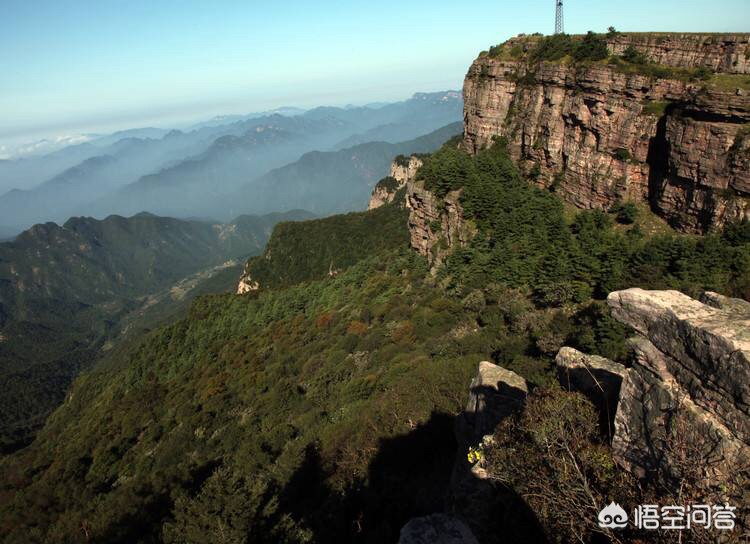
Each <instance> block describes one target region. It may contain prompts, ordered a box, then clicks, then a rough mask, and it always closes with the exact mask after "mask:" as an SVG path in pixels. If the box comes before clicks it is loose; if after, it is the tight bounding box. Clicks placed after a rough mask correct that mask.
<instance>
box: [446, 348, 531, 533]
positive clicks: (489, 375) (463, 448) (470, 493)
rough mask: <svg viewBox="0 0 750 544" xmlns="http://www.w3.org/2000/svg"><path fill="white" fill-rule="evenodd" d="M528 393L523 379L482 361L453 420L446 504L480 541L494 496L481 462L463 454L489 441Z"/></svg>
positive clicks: (489, 522) (492, 513)
mask: <svg viewBox="0 0 750 544" xmlns="http://www.w3.org/2000/svg"><path fill="white" fill-rule="evenodd" d="M528 391H529V390H528V386H527V385H526V380H524V379H523V378H522V377H521V376H519V375H518V374H516V373H515V372H511V371H510V370H507V369H505V368H503V367H501V366H498V365H495V364H492V363H490V362H487V361H482V362H481V363H479V368H478V369H477V374H476V376H475V377H474V379H473V380H472V382H471V386H470V387H469V400H468V402H467V404H466V409H465V410H464V412H463V414H461V415H460V416H458V419H457V421H456V442H457V443H458V453H457V455H456V461H455V465H454V467H453V474H452V476H451V484H450V491H449V496H448V498H447V503H448V505H449V507H450V510H451V512H454V513H455V514H457V515H460V516H461V517H462V518H463V519H465V520H466V521H467V522H468V523H469V526H470V527H471V528H472V529H473V530H474V534H476V535H477V536H478V537H479V538H480V539H481V538H482V535H483V532H484V531H486V530H487V528H488V527H492V526H493V523H494V521H495V520H494V517H496V516H497V511H496V509H495V506H496V500H497V498H498V494H497V489H496V487H495V484H494V483H493V482H492V481H490V480H489V478H488V475H487V472H486V471H485V468H484V466H483V460H482V459H481V458H480V459H478V460H475V461H476V462H474V461H472V460H469V458H468V457H467V454H468V453H469V451H470V449H471V448H481V447H482V446H484V445H486V444H488V443H489V442H491V441H492V439H493V434H494V432H495V428H496V427H497V425H498V423H500V421H502V420H503V419H505V418H506V417H509V416H511V415H512V414H514V413H516V412H518V411H519V410H521V409H522V408H523V405H524V401H525V400H526V396H527V395H528Z"/></svg>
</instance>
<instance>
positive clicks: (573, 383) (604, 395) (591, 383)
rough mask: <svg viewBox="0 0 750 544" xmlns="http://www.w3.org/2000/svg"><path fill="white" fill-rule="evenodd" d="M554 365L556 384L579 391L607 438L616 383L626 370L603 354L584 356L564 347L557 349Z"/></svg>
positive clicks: (611, 425)
mask: <svg viewBox="0 0 750 544" xmlns="http://www.w3.org/2000/svg"><path fill="white" fill-rule="evenodd" d="M555 364H556V365H557V378H558V380H559V381H560V385H562V386H563V387H564V388H565V389H567V390H568V391H577V392H579V393H582V394H583V395H585V396H586V397H587V398H588V399H589V400H590V401H591V402H592V403H593V404H594V406H596V407H597V409H598V411H599V414H600V422H599V423H600V425H601V428H602V431H603V432H605V433H606V434H607V436H610V437H611V436H612V434H613V432H614V418H615V412H616V410H617V400H618V398H619V396H620V385H621V384H622V380H623V378H624V377H625V375H626V373H627V369H626V368H625V367H624V366H623V365H621V364H619V363H615V362H614V361H610V360H609V359H606V358H604V357H599V356H597V355H586V354H585V353H581V352H580V351H578V350H576V349H573V348H568V347H563V348H560V351H559V352H558V353H557V357H556V358H555Z"/></svg>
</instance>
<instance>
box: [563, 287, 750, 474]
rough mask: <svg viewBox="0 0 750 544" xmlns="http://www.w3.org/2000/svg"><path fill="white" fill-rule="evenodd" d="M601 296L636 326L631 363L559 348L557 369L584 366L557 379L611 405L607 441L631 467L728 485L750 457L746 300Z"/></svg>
mask: <svg viewBox="0 0 750 544" xmlns="http://www.w3.org/2000/svg"><path fill="white" fill-rule="evenodd" d="M608 304H609V306H610V308H611V310H612V315H613V316H614V317H615V318H616V319H618V320H619V321H621V322H622V323H624V324H627V325H629V326H630V327H632V328H633V329H635V331H636V333H637V335H636V336H635V337H634V338H633V339H631V341H630V343H631V347H632V349H633V353H634V358H633V365H632V367H630V368H627V369H626V368H625V367H623V366H622V365H618V364H616V363H613V362H611V361H607V360H606V359H602V358H600V357H599V358H597V357H591V356H587V355H584V354H581V353H579V352H576V351H575V350H572V349H570V348H563V349H562V350H561V351H560V353H559V354H558V357H557V364H558V368H559V369H561V370H563V371H564V372H566V373H567V372H568V371H570V370H571V369H576V368H577V369H581V370H582V371H583V372H582V373H581V374H580V376H583V380H580V379H578V380H576V379H574V380H573V381H565V380H564V379H563V380H561V381H562V383H563V385H567V386H568V387H570V388H571V389H573V390H577V391H581V392H583V393H584V394H587V395H593V396H594V397H595V398H594V399H593V400H595V403H596V400H597V399H596V397H598V399H599V401H600V402H598V403H597V404H600V406H601V405H602V403H606V404H607V406H608V407H609V408H610V409H611V410H613V411H614V410H615V409H616V416H615V418H614V436H613V439H612V449H613V452H614V454H615V457H616V458H617V459H618V461H619V462H620V463H621V464H622V465H623V466H625V467H626V468H628V469H629V470H630V471H632V472H633V473H635V474H637V475H639V476H646V475H657V476H658V477H667V478H670V477H673V478H676V479H679V478H682V477H684V476H685V473H686V472H689V471H690V470H691V467H698V468H699V470H700V471H701V475H700V485H701V486H705V487H706V488H707V489H708V488H712V487H713V488H717V487H722V486H724V487H726V488H729V487H730V486H731V483H732V482H736V478H737V477H740V476H741V475H742V467H747V463H748V462H750V303H747V302H745V301H742V300H736V299H727V298H726V297H723V296H721V295H717V294H715V293H707V294H705V295H704V296H703V297H702V299H701V301H698V300H693V299H691V298H690V297H688V296H686V295H683V294H682V293H679V292H677V291H644V290H642V289H628V290H625V291H618V292H615V293H612V294H610V296H609V298H608ZM584 374H588V375H589V376H591V377H593V376H597V375H598V379H597V380H596V387H594V386H593V385H592V384H591V383H588V382H586V378H585V376H584ZM597 388H598V389H597ZM613 396H614V400H612V398H613ZM602 401H603V402H602ZM744 485H746V483H745V484H744ZM739 489H742V486H741V485H740V486H739Z"/></svg>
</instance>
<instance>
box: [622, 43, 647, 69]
mask: <svg viewBox="0 0 750 544" xmlns="http://www.w3.org/2000/svg"><path fill="white" fill-rule="evenodd" d="M622 59H623V60H625V61H627V62H630V63H632V64H646V63H647V62H648V59H647V58H646V55H644V54H643V53H641V52H640V51H638V50H637V49H636V48H635V47H633V46H632V45H629V46H628V47H627V48H626V49H625V51H623V53H622Z"/></svg>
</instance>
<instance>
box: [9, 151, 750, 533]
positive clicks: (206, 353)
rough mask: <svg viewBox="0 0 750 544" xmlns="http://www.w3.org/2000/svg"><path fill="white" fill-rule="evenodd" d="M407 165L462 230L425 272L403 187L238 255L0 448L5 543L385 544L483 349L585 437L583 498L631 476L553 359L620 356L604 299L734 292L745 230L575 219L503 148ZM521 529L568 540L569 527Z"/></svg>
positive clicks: (528, 461)
mask: <svg viewBox="0 0 750 544" xmlns="http://www.w3.org/2000/svg"><path fill="white" fill-rule="evenodd" d="M424 160H425V164H424V166H423V167H422V168H421V170H420V172H419V174H418V177H419V179H420V180H422V181H423V182H424V183H425V185H426V187H427V188H429V189H432V190H433V191H434V192H435V193H436V194H437V195H438V196H441V197H442V196H444V195H445V194H446V193H447V192H448V191H452V190H457V189H460V190H461V203H462V205H463V207H464V210H465V212H466V216H467V220H469V221H471V222H473V223H474V224H475V226H476V227H477V235H476V236H475V238H474V239H473V241H472V242H471V244H470V245H468V246H467V247H465V248H459V249H457V250H456V251H455V252H454V253H453V254H452V255H451V256H450V257H449V258H448V259H447V262H446V264H445V266H444V267H442V268H441V269H440V270H439V271H438V273H437V275H433V274H431V273H430V271H429V266H428V263H427V261H426V259H424V258H422V257H420V256H418V255H416V254H415V253H414V252H413V251H411V250H410V248H409V247H408V232H407V227H406V216H407V211H406V210H404V208H403V203H402V200H403V199H402V198H397V199H396V201H395V202H394V203H393V204H390V205H386V206H384V207H382V208H380V209H378V210H375V211H372V212H366V213H361V214H351V215H347V216H338V217H334V218H330V219H326V220H318V221H313V222H304V223H296V224H295V223H285V224H282V225H279V226H278V227H277V229H276V231H275V233H274V235H273V236H272V238H271V241H270V242H269V245H268V247H267V249H266V253H265V254H264V256H262V257H260V258H257V259H255V260H253V261H252V262H251V263H250V266H249V269H250V271H251V274H252V276H253V277H254V278H256V279H259V281H260V283H261V287H262V288H261V289H260V291H258V292H254V293H250V294H247V295H243V296H235V295H207V296H203V297H200V298H198V299H197V300H195V301H194V303H193V304H192V306H191V308H190V310H189V312H188V314H187V315H186V316H185V317H184V318H183V319H180V320H178V321H176V322H174V323H172V324H170V325H167V326H164V327H161V328H159V329H157V330H154V331H152V332H150V333H149V334H148V335H146V337H145V338H144V339H143V341H142V342H140V343H139V344H138V345H137V346H136V347H135V348H134V349H133V350H132V351H131V352H130V353H128V354H126V355H125V357H126V359H125V361H124V362H123V363H122V364H120V365H117V366H115V367H113V368H111V369H99V370H94V371H91V372H88V373H85V374H83V375H82V376H80V377H79V378H78V379H77V380H76V382H75V383H74V385H73V387H72V389H71V391H70V393H69V395H68V398H67V399H66V401H65V403H64V404H63V405H62V406H61V407H60V408H59V409H58V410H57V411H56V412H55V413H53V415H52V416H51V417H50V418H49V420H48V422H47V424H46V426H45V427H44V429H43V430H42V431H41V432H40V434H39V435H38V437H37V440H36V441H35V442H34V443H33V444H32V445H31V446H30V447H28V448H26V449H24V450H22V451H20V452H18V453H16V454H14V455H11V456H6V457H4V458H0V535H1V536H2V538H3V541H4V542H8V543H24V544H26V543H29V542H45V543H63V542H80V541H90V542H101V543H105V542H106V543H110V542H111V543H114V542H144V543H146V542H148V543H150V542H169V543H202V542H206V543H208V542H225V543H251V542H252V543H258V542H269V543H271V542H273V543H302V542H320V543H328V542H355V543H356V542H360V543H373V544H374V543H383V542H395V541H396V540H397V539H398V533H399V530H400V528H401V527H402V525H403V524H404V523H405V522H406V521H407V520H408V519H410V518H411V517H414V516H419V515H424V514H428V513H432V512H435V511H440V510H442V508H443V499H442V497H443V495H444V493H445V490H446V487H447V484H448V480H449V478H450V475H451V470H452V466H453V461H454V458H455V455H456V447H457V446H456V441H455V438H454V420H455V417H456V416H457V415H458V414H460V413H461V411H462V409H463V407H464V406H465V403H466V398H467V393H468V388H469V383H470V381H471V378H472V376H473V375H474V373H475V372H476V368H477V363H478V362H479V361H481V360H490V361H494V362H496V363H499V364H501V365H503V366H505V367H506V368H509V369H511V370H514V371H515V372H517V373H519V374H520V375H522V376H523V377H524V378H526V379H527V380H528V381H529V383H530V385H531V387H532V389H533V390H534V391H535V392H534V397H533V400H532V406H535V407H536V410H538V413H550V412H552V413H555V414H556V416H558V419H557V420H556V421H559V422H560V423H559V424H560V427H559V428H556V429H552V430H551V431H549V430H546V431H545V432H547V431H549V432H552V431H554V432H558V433H562V435H563V436H568V435H570V433H571V432H572V431H575V432H576V433H578V434H576V435H575V436H578V435H580V437H581V445H580V451H578V450H577V454H580V456H581V458H585V459H586V460H587V461H586V462H587V463H588V464H587V465H585V466H586V467H589V468H590V470H591V471H594V472H595V473H596V475H597V478H594V479H593V480H592V481H594V482H597V485H599V484H600V485H601V486H602V487H601V488H600V489H596V490H594V491H595V492H596V493H602V494H605V492H606V490H607V489H610V488H611V487H612V486H618V485H630V483H627V482H626V483H622V482H619V481H617V479H616V478H614V477H613V476H612V474H611V470H610V472H607V469H608V467H609V468H610V469H611V466H612V461H611V454H610V452H609V449H608V447H607V446H606V438H604V437H602V436H601V432H600V430H598V429H597V428H596V426H595V424H594V423H592V421H593V420H594V419H595V417H594V416H591V414H592V413H593V408H592V407H591V406H590V405H588V404H587V402H588V401H586V400H585V399H582V398H580V397H577V396H574V395H570V394H568V393H564V392H562V391H561V390H560V389H559V387H558V386H556V385H555V383H556V380H555V377H554V372H553V358H554V355H555V354H556V352H557V351H558V350H559V348H560V347H561V346H563V345H569V346H573V347H578V348H580V349H581V350H584V351H587V352H589V353H598V354H601V355H605V356H607V357H610V358H613V359H616V360H624V359H625V358H626V357H627V351H626V347H625V339H626V337H627V336H628V333H629V331H627V330H626V329H625V327H623V326H621V325H618V324H617V323H616V322H615V321H614V320H613V319H612V318H611V317H610V316H609V313H608V310H607V309H606V306H605V305H604V304H603V299H604V298H605V297H606V295H607V294H608V293H609V292H610V291H612V290H616V289H621V288H626V287H634V286H640V287H644V288H658V289H663V288H671V289H679V290H682V291H684V292H686V293H689V294H696V293H697V292H699V291H700V290H703V289H711V290H716V291H719V292H722V293H725V294H728V295H733V296H740V297H744V298H750V224H748V223H747V222H745V223H742V224H738V225H733V226H730V227H729V228H727V229H726V230H725V231H724V232H721V233H718V232H717V233H714V234H711V235H709V236H706V237H695V236H687V235H678V234H669V235H659V236H646V235H645V234H643V231H642V229H641V227H640V225H639V218H638V217H637V216H635V214H625V215H622V210H621V209H617V210H613V211H612V212H611V213H607V212H602V211H585V212H576V213H572V214H571V213H569V212H567V211H566V209H565V207H564V206H563V204H562V202H561V201H560V200H559V198H558V197H557V196H556V195H555V194H554V193H553V192H550V191H546V190H542V189H539V188H536V187H533V186H532V185H531V184H530V183H528V182H527V181H526V180H525V179H524V178H523V176H522V175H521V174H520V173H519V171H518V169H517V168H516V167H515V165H514V164H513V162H512V161H511V160H510V158H509V157H508V154H507V152H506V149H505V146H504V144H503V142H502V141H498V142H496V144H495V145H494V146H492V147H491V148H490V149H486V150H484V151H482V152H480V153H479V154H478V155H476V156H470V155H468V154H466V153H464V152H463V151H461V150H460V149H458V148H457V147H456V146H455V145H446V146H444V147H443V148H442V149H440V150H439V151H437V152H436V153H434V154H432V155H431V156H429V157H424ZM334 270H335V273H331V272H332V271H334ZM560 416H565V417H560ZM508 425H514V427H512V428H511V427H508V428H503V429H499V430H498V437H499V440H500V442H501V443H503V444H509V447H510V446H512V444H513V441H514V440H518V439H519V438H518V437H528V436H537V435H538V426H539V420H534V419H533V417H532V418H531V419H528V418H527V419H524V420H519V421H517V422H513V423H508ZM535 433H536V434H535ZM571 436H572V435H571ZM514 437H515V438H514ZM503 451H505V452H507V451H510V450H508V449H506V450H503ZM490 454H491V459H490V461H491V466H493V467H495V470H496V471H497V473H498V474H501V475H503V474H504V477H505V478H506V479H507V480H508V481H509V482H510V483H516V484H519V482H515V481H513V479H512V477H513V475H507V474H505V473H503V467H506V466H511V465H508V460H507V459H505V458H503V457H502V455H503V452H502V451H496V452H494V453H493V452H490ZM556 455H557V453H556V452H554V451H552V452H549V451H548V450H545V449H544V447H543V445H540V443H539V442H538V441H537V442H534V441H533V440H530V441H527V442H525V445H524V450H523V459H519V458H515V459H513V461H514V462H515V463H517V465H513V466H519V470H521V469H523V470H526V471H529V473H537V474H549V471H551V470H552V469H554V468H555V467H558V466H559V465H558V464H555V463H558V462H559V460H557V457H555V456H556ZM521 465H522V466H521ZM545 471H547V472H545ZM540 481H541V480H540ZM545 481H546V480H545ZM521 483H522V482H521ZM558 483H559V482H558ZM551 486H552V487H553V488H554V489H556V490H557V491H556V492H557V493H559V496H556V497H554V499H555V500H557V501H561V502H564V501H565V500H566V495H565V493H566V489H565V488H564V487H563V486H559V485H557V483H556V481H552V483H551ZM532 491H533V490H532ZM539 521H540V523H541V524H542V530H543V531H544V532H546V534H547V535H548V536H549V535H555V534H559V535H562V536H560V538H564V536H565V533H560V532H558V531H559V528H560V527H564V525H565V522H566V519H562V521H561V520H560V519H554V518H551V517H549V516H546V515H542V516H540V518H539ZM502 531H503V528H502V527H500V528H499V529H498V532H497V533H496V534H494V537H492V538H493V539H494V540H488V542H501V541H504V540H503V539H504V538H505V536H506V534H505V533H503V532H502ZM590 536H591V535H586V537H587V538H588V537H590Z"/></svg>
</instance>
